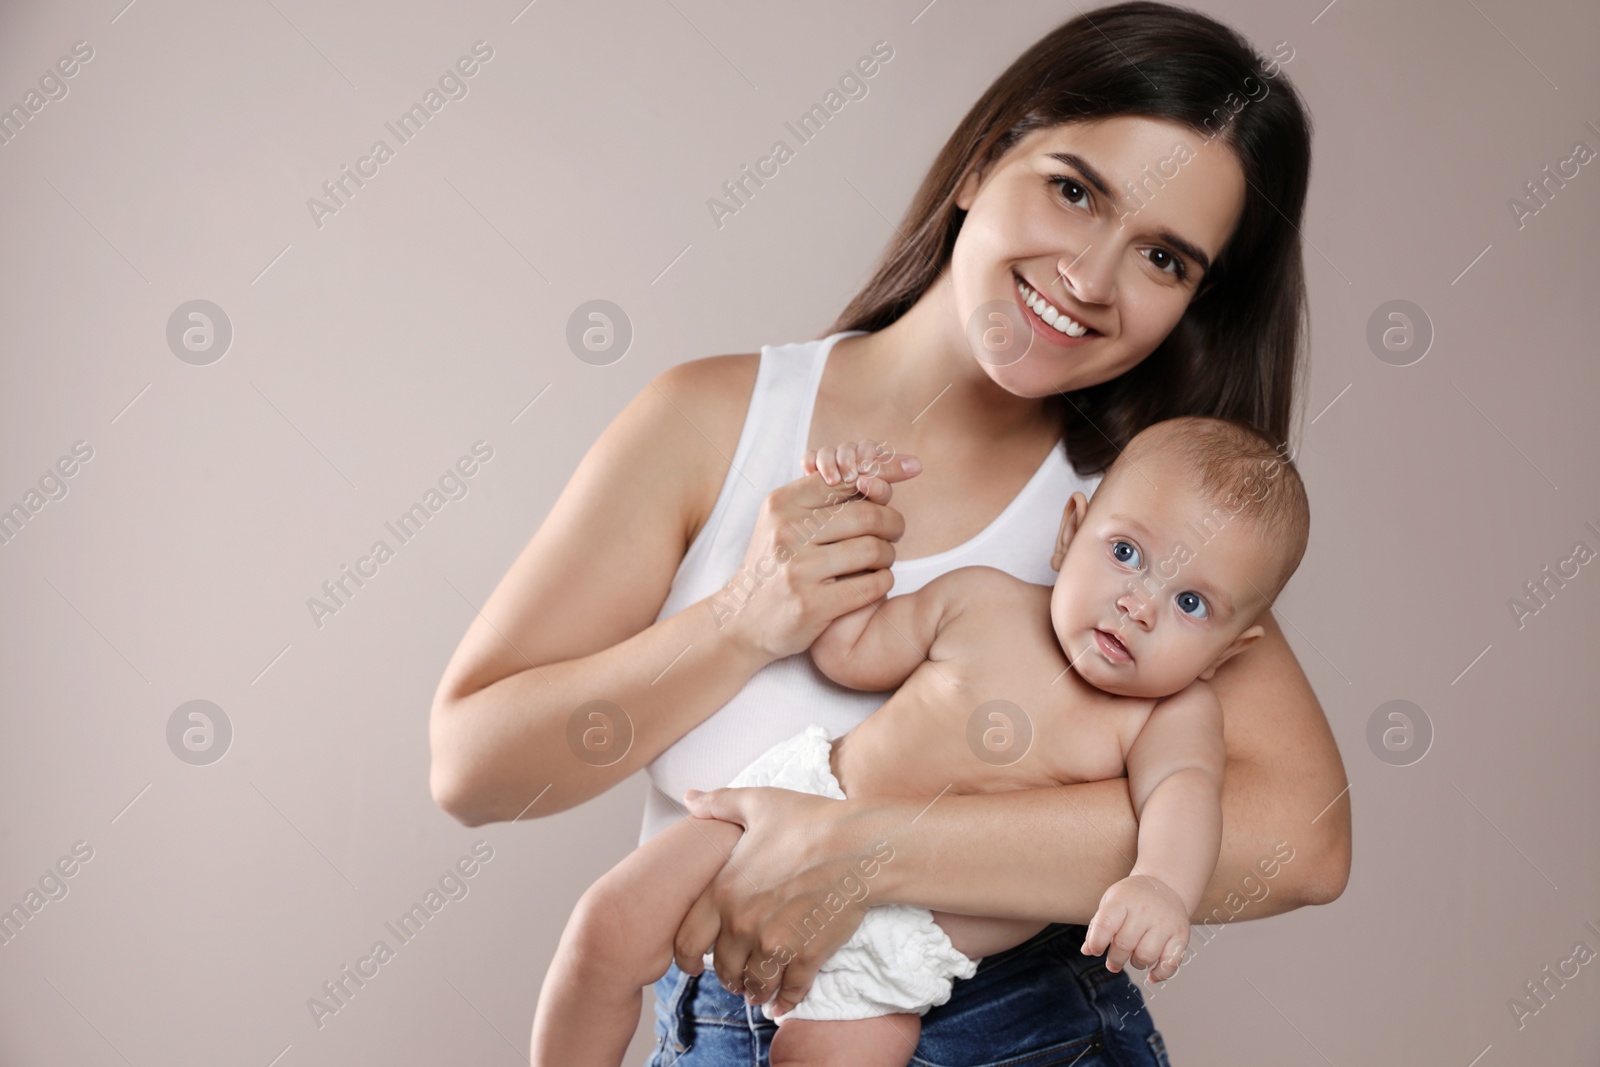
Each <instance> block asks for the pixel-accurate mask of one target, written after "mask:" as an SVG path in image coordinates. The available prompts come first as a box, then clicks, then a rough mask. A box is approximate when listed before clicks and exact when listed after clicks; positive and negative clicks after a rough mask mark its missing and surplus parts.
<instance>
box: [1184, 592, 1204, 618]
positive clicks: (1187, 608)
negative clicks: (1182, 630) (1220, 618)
mask: <svg viewBox="0 0 1600 1067" xmlns="http://www.w3.org/2000/svg"><path fill="white" fill-rule="evenodd" d="M1177 599H1178V610H1179V611H1181V612H1183V613H1184V614H1185V615H1188V616H1191V617H1192V618H1196V619H1204V618H1208V617H1209V616H1210V615H1211V611H1210V610H1209V609H1208V608H1207V607H1206V602H1205V601H1204V600H1202V599H1201V597H1200V594H1199V593H1195V592H1184V593H1179V594H1178V597H1177Z"/></svg>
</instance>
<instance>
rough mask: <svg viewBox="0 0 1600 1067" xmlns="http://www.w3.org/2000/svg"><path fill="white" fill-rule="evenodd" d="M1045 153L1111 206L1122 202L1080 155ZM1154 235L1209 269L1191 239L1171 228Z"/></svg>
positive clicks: (1203, 254)
mask: <svg viewBox="0 0 1600 1067" xmlns="http://www.w3.org/2000/svg"><path fill="white" fill-rule="evenodd" d="M1045 155H1046V157H1047V158H1049V159H1053V160H1055V161H1056V162H1058V163H1065V164H1066V165H1067V166H1069V167H1072V168H1073V169H1075V170H1076V171H1077V172H1078V173H1079V174H1082V175H1083V180H1084V181H1086V182H1088V183H1089V184H1090V185H1092V186H1094V187H1095V188H1096V189H1098V190H1099V191H1100V195H1101V196H1104V197H1105V198H1106V199H1107V200H1109V201H1111V203H1112V205H1113V206H1116V205H1120V204H1121V203H1122V198H1121V197H1120V196H1118V195H1117V194H1116V193H1114V192H1112V191H1111V183H1110V182H1108V181H1106V179H1105V177H1104V176H1103V175H1102V174H1101V173H1100V172H1099V171H1097V170H1095V169H1094V168H1093V167H1091V166H1090V165H1089V164H1088V162H1087V161H1085V160H1084V158H1083V157H1082V156H1079V155H1074V154H1073V153H1071V152H1047V153H1045ZM1155 237H1156V240H1158V241H1164V242H1166V243H1167V244H1169V245H1171V246H1172V247H1173V249H1174V250H1175V251H1177V252H1180V253H1182V254H1183V255H1186V256H1188V257H1189V258H1190V259H1192V260H1194V261H1195V262H1196V263H1197V264H1199V265H1200V272H1201V273H1202V274H1203V273H1205V272H1206V271H1208V270H1210V269H1211V257H1210V256H1208V255H1206V254H1205V253H1204V252H1202V251H1200V249H1199V247H1198V246H1196V245H1195V243H1194V242H1193V241H1186V240H1184V239H1183V238H1182V237H1179V236H1178V235H1177V234H1175V233H1173V232H1172V231H1171V230H1161V231H1160V232H1158V233H1157V234H1156V235H1155Z"/></svg>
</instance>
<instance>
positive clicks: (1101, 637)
mask: <svg viewBox="0 0 1600 1067" xmlns="http://www.w3.org/2000/svg"><path fill="white" fill-rule="evenodd" d="M1094 639H1095V641H1096V642H1098V643H1099V645H1100V651H1102V652H1104V653H1105V654H1106V658H1108V659H1111V660H1116V661H1118V662H1123V663H1131V662H1133V653H1131V652H1129V651H1128V646H1127V645H1125V644H1123V643H1122V639H1121V638H1119V637H1118V636H1117V635H1116V634H1114V633H1112V632H1111V631H1109V630H1098V629H1097V630H1095V632H1094Z"/></svg>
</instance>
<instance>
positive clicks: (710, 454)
mask: <svg viewBox="0 0 1600 1067" xmlns="http://www.w3.org/2000/svg"><path fill="white" fill-rule="evenodd" d="M760 367H761V353H759V352H741V353H737V354H733V355H724V356H704V357H702V358H700V359H691V360H687V361H686V362H683V363H678V364H676V365H674V366H671V367H668V368H667V369H666V370H664V371H662V372H661V373H660V374H658V375H656V377H655V380H654V381H653V382H652V383H651V384H652V385H653V386H654V387H655V389H656V390H657V391H658V392H660V393H661V395H662V396H663V397H665V398H666V400H667V402H668V403H669V404H671V405H672V407H673V408H674V409H676V411H677V413H678V414H679V415H681V416H682V417H683V419H684V421H685V422H687V423H688V424H689V425H691V426H692V427H693V428H694V431H695V436H696V437H698V438H699V439H701V440H703V441H704V442H705V444H707V445H709V446H710V447H709V448H704V447H703V448H699V449H696V450H695V453H694V455H695V464H694V475H695V476H694V492H693V499H692V500H691V501H689V507H690V518H689V529H688V533H689V543H693V541H694V538H695V536H696V535H697V534H698V533H699V532H700V528H701V527H702V526H704V525H705V523H706V520H708V519H709V518H710V517H711V512H712V509H713V508H715V507H716V504H717V496H718V494H719V493H721V491H722V483H723V481H724V480H726V478H727V476H728V469H729V466H730V464H731V463H732V459H733V454H734V452H735V451H736V450H737V449H738V447H739V435H740V433H741V432H742V431H743V430H744V419H745V413H746V412H747V411H749V409H750V398H751V395H752V394H753V393H754V392H755V384H756V372H757V371H758V370H760Z"/></svg>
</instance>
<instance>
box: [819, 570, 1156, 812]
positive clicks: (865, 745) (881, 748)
mask: <svg viewBox="0 0 1600 1067" xmlns="http://www.w3.org/2000/svg"><path fill="white" fill-rule="evenodd" d="M1045 592H1046V593H1047V592H1048V590H1046V591H1045ZM966 621H967V622H968V623H969V624H970V625H969V626H968V627H966V629H965V632H964V633H962V634H960V635H959V639H958V640H956V641H953V642H947V643H946V645H947V647H946V648H944V649H942V651H944V652H947V653H948V655H947V656H945V657H944V658H941V659H937V660H934V659H930V660H929V661H927V662H925V663H923V664H922V665H921V666H919V667H918V668H917V669H916V670H915V671H914V672H913V673H912V675H911V677H909V678H908V679H907V680H906V682H905V683H904V684H903V685H902V686H901V687H900V689H899V690H897V691H896V692H895V693H894V694H893V695H892V696H890V697H889V699H888V700H887V701H886V702H885V703H884V705H883V706H881V707H880V708H879V709H878V710H876V711H874V712H873V713H872V715H870V716H868V717H867V719H865V720H864V721H863V722H862V723H861V724H860V725H858V726H856V727H855V728H854V729H853V730H851V731H850V732H849V733H848V734H846V735H845V736H844V737H843V738H841V739H839V740H838V741H836V742H835V748H836V749H837V753H836V755H835V769H836V771H837V773H838V774H839V779H840V784H841V786H842V788H843V789H844V791H845V794H846V795H847V796H857V795H884V796H929V797H932V796H935V795H937V794H938V793H940V792H941V791H942V790H945V789H947V788H948V789H949V790H950V791H952V792H956V793H987V792H999V791H1003V790H1007V789H1032V788H1041V787H1045V786H1048V785H1051V784H1057V783H1059V784H1069V783H1072V782H1086V781H1099V780H1102V779H1106V778H1117V777H1120V776H1122V775H1123V774H1124V773H1125V772H1124V762H1123V756H1124V751H1125V742H1126V739H1127V738H1131V737H1132V736H1133V735H1135V734H1136V733H1137V732H1138V727H1139V725H1141V724H1142V722H1143V720H1144V718H1145V717H1147V716H1148V714H1149V710H1150V702H1148V701H1141V700H1131V699H1127V698H1123V697H1116V696H1113V695H1111V694H1109V693H1106V692H1104V691H1102V690H1099V689H1096V688H1095V687H1093V686H1091V685H1089V684H1088V683H1087V682H1085V681H1083V679H1082V678H1080V677H1079V676H1078V675H1077V674H1076V672H1074V671H1073V670H1071V665H1070V661H1069V660H1068V657H1067V655H1066V653H1065V652H1064V651H1063V650H1062V648H1061V646H1060V644H1059V642H1058V640H1057V638H1056V635H1055V631H1054V629H1053V628H1052V626H1051V624H1050V617H1049V598H1048V596H1047V595H1046V596H1043V597H1042V598H1040V602H1039V603H1037V604H1034V605H1011V608H1010V610H1008V611H998V612H995V613H993V615H992V616H988V617H983V616H974V617H971V618H969V619H967V620H966ZM936 647H937V646H936Z"/></svg>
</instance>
